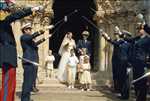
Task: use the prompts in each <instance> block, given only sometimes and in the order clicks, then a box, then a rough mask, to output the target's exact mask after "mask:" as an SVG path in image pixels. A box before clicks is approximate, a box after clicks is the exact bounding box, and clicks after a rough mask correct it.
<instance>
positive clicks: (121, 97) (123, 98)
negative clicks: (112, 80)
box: [118, 96, 129, 100]
mask: <svg viewBox="0 0 150 101" xmlns="http://www.w3.org/2000/svg"><path fill="white" fill-rule="evenodd" d="M118 98H119V99H121V100H128V99H129V97H123V96H118Z"/></svg>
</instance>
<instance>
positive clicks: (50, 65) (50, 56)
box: [45, 50, 55, 78]
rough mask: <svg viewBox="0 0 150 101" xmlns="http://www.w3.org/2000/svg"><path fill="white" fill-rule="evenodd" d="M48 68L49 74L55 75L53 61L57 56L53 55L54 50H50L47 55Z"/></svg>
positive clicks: (49, 75)
mask: <svg viewBox="0 0 150 101" xmlns="http://www.w3.org/2000/svg"><path fill="white" fill-rule="evenodd" d="M45 61H46V64H45V65H46V70H47V76H48V77H49V78H51V77H52V76H53V69H54V68H53V62H54V61H55V57H54V56H53V55H52V50H49V51H48V56H47V57H46V60H45Z"/></svg>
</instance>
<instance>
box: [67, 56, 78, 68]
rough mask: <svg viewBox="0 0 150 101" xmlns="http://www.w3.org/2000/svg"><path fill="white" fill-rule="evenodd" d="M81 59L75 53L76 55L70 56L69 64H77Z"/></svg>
mask: <svg viewBox="0 0 150 101" xmlns="http://www.w3.org/2000/svg"><path fill="white" fill-rule="evenodd" d="M78 62H79V60H78V58H77V57H76V56H75V55H74V56H70V57H69V59H68V65H69V66H77V64H78Z"/></svg>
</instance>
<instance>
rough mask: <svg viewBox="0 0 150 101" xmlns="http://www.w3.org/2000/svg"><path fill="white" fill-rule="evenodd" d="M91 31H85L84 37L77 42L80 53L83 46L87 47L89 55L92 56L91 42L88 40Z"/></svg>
mask: <svg viewBox="0 0 150 101" xmlns="http://www.w3.org/2000/svg"><path fill="white" fill-rule="evenodd" d="M89 35H90V34H89V32H88V31H84V32H83V33H82V36H83V39H81V40H79V41H78V43H77V51H78V53H79V54H80V52H81V50H82V48H86V49H87V54H88V55H89V56H91V42H90V41H89V40H88V37H89Z"/></svg>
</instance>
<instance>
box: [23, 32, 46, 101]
mask: <svg viewBox="0 0 150 101" xmlns="http://www.w3.org/2000/svg"><path fill="white" fill-rule="evenodd" d="M39 35H41V34H39V33H38V32H36V33H34V34H33V35H28V34H23V35H22V36H21V39H20V40H21V46H22V49H23V58H25V59H28V60H31V61H33V62H37V63H38V62H39V56H38V47H37V46H38V45H39V44H40V43H42V42H43V41H45V39H41V40H39V41H38V42H34V41H33V39H34V38H36V37H37V36H39ZM22 63H23V69H24V82H23V86H22V96H21V101H29V100H30V92H31V91H32V87H33V84H34V83H35V80H36V77H37V68H38V67H37V66H35V65H33V64H30V63H28V62H26V61H22Z"/></svg>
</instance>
